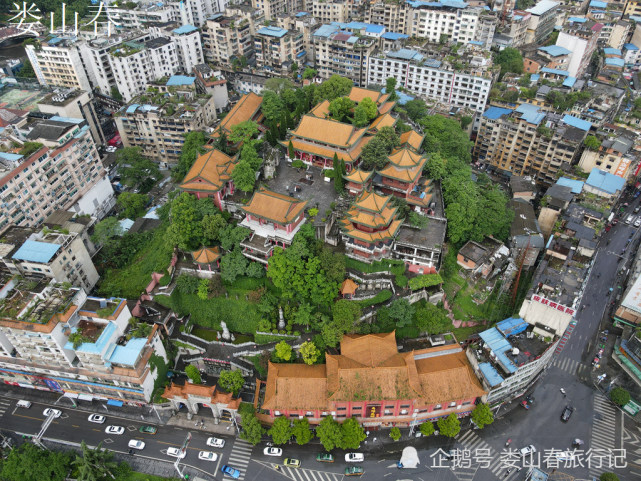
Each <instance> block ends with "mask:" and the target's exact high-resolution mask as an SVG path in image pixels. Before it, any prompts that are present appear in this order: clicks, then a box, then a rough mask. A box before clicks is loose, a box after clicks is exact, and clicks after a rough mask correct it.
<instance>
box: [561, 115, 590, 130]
mask: <svg viewBox="0 0 641 481" xmlns="http://www.w3.org/2000/svg"><path fill="white" fill-rule="evenodd" d="M561 120H562V121H563V123H564V124H567V125H571V126H572V127H576V128H577V129H580V130H584V131H586V132H587V131H588V130H590V129H591V128H592V124H591V123H590V122H588V121H587V120H583V119H579V118H577V117H573V116H571V115H568V114H565V115H564V116H563V118H562V119H561Z"/></svg>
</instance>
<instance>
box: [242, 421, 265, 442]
mask: <svg viewBox="0 0 641 481" xmlns="http://www.w3.org/2000/svg"><path fill="white" fill-rule="evenodd" d="M242 426H243V430H242V431H241V432H240V435H239V436H240V438H241V439H244V440H245V441H247V442H248V443H250V444H253V445H254V446H256V445H257V444H258V443H260V441H261V440H262V439H263V434H265V432H266V431H265V428H263V426H262V425H261V424H260V421H259V420H258V419H257V418H256V416H255V415H254V414H253V413H251V414H245V415H244V416H242Z"/></svg>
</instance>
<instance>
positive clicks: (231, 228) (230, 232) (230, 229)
mask: <svg viewBox="0 0 641 481" xmlns="http://www.w3.org/2000/svg"><path fill="white" fill-rule="evenodd" d="M249 234H251V230H249V229H248V228H246V227H241V226H236V225H232V224H227V226H225V228H223V229H222V230H221V231H220V234H219V238H220V247H222V248H223V249H225V250H226V251H231V250H234V249H237V248H238V247H239V246H240V243H241V242H242V241H244V240H245V239H247V237H249Z"/></svg>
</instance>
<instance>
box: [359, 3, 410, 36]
mask: <svg viewBox="0 0 641 481" xmlns="http://www.w3.org/2000/svg"><path fill="white" fill-rule="evenodd" d="M408 11H409V5H408V3H407V2H403V1H393V2H390V1H377V2H375V3H370V4H369V8H368V10H367V12H366V16H365V21H366V22H367V23H371V24H373V25H383V26H384V27H385V30H387V31H388V32H406V31H407V29H408V25H407V21H408V17H407V14H408Z"/></svg>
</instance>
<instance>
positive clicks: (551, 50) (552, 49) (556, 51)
mask: <svg viewBox="0 0 641 481" xmlns="http://www.w3.org/2000/svg"><path fill="white" fill-rule="evenodd" d="M539 50H542V51H544V52H545V53H547V54H549V55H552V56H553V57H559V56H561V55H569V54H571V53H572V52H570V51H569V50H568V49H567V48H563V47H561V46H559V45H548V46H547V47H539Z"/></svg>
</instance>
